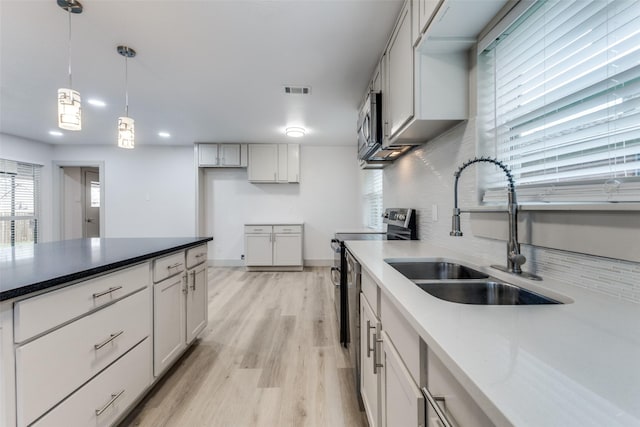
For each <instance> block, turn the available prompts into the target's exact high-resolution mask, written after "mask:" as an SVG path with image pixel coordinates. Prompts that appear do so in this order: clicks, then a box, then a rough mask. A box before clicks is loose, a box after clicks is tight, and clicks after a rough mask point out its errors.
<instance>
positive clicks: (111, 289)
mask: <svg viewBox="0 0 640 427" xmlns="http://www.w3.org/2000/svg"><path fill="white" fill-rule="evenodd" d="M120 289H122V286H114V287H112V288H109V289H107V290H106V291H102V292H97V293H95V294H93V298H100V297H103V296H105V295H108V294H110V293H112V292H115V291H117V290H120Z"/></svg>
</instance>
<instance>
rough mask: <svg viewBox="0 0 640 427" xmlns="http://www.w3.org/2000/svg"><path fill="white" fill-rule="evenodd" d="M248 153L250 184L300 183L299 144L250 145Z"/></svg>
mask: <svg viewBox="0 0 640 427" xmlns="http://www.w3.org/2000/svg"><path fill="white" fill-rule="evenodd" d="M248 151H249V165H248V166H249V167H248V176H249V181H250V182H256V183H274V182H275V183H297V182H300V145H299V144H249V150H248Z"/></svg>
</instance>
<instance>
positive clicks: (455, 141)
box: [383, 119, 640, 303]
mask: <svg viewBox="0 0 640 427" xmlns="http://www.w3.org/2000/svg"><path fill="white" fill-rule="evenodd" d="M476 140H477V136H476V126H475V120H474V119H471V120H469V121H467V122H464V123H462V124H460V125H458V126H457V127H455V128H453V129H451V130H450V131H448V132H447V133H445V134H443V135H441V136H440V137H438V138H436V139H434V140H432V141H429V142H428V143H427V144H424V145H421V146H419V147H416V148H415V149H413V150H412V151H411V152H409V153H408V154H407V155H405V156H404V157H402V158H400V159H398V160H396V162H395V163H394V164H392V165H390V166H388V167H387V168H385V169H384V190H383V191H384V196H383V197H384V206H385V207H386V206H409V207H413V208H415V209H416V210H417V212H418V221H419V222H418V237H419V238H420V240H424V241H429V242H432V243H434V244H436V245H438V246H442V247H446V248H451V249H454V250H457V251H459V252H461V253H468V254H470V255H473V256H476V257H480V258H482V260H483V262H485V263H486V264H504V263H505V258H506V253H505V251H506V248H505V242H504V241H499V240H492V239H486V238H482V237H474V236H473V235H472V233H471V225H470V223H469V215H462V218H461V222H462V224H461V228H462V231H463V233H464V236H462V237H458V238H453V237H450V236H449V231H450V230H451V210H452V208H453V184H454V176H453V173H454V172H455V171H456V170H457V168H458V167H459V165H461V164H462V163H463V162H464V161H466V160H468V159H470V158H472V157H474V156H475V155H476ZM492 167H494V166H492V165H485V164H477V165H474V166H472V167H470V168H468V169H465V171H464V173H463V174H462V175H461V177H460V180H459V183H458V202H459V205H460V207H465V206H474V205H476V204H477V202H476V201H477V200H478V193H477V189H476V182H477V179H478V174H480V173H483V168H492ZM485 170H486V169H485ZM522 252H523V254H524V255H525V256H526V257H527V263H526V264H525V265H524V269H525V270H527V271H532V272H535V273H536V274H539V275H541V276H542V277H548V278H553V279H556V280H562V281H563V282H565V283H569V284H573V285H575V286H580V287H584V288H588V289H591V290H594V291H597V292H601V293H604V294H607V295H610V296H614V297H617V298H621V299H624V300H628V301H632V302H636V303H640V263H635V262H629V261H622V260H616V259H612V258H604V257H598V256H592V255H585V254H580V253H575V252H567V251H562V250H556V249H548V248H540V247H533V246H528V245H523V246H522Z"/></svg>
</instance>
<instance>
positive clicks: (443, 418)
mask: <svg viewBox="0 0 640 427" xmlns="http://www.w3.org/2000/svg"><path fill="white" fill-rule="evenodd" d="M421 390H422V394H423V395H424V397H426V398H427V400H428V401H429V405H431V407H432V408H433V410H434V411H435V413H436V415H437V416H438V418H439V419H440V422H441V423H442V425H443V426H444V427H453V424H451V421H449V419H448V418H447V415H446V414H445V413H444V411H443V410H442V408H440V405H438V403H437V402H444V397H439V396H438V397H434V396H433V395H431V393H430V392H429V390H428V389H427V388H426V387H422V388H421Z"/></svg>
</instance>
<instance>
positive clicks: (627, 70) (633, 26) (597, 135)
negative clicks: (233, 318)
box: [478, 0, 640, 202]
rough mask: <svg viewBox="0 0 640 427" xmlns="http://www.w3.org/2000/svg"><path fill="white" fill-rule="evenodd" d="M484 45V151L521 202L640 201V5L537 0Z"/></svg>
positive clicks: (492, 183)
mask: <svg viewBox="0 0 640 427" xmlns="http://www.w3.org/2000/svg"><path fill="white" fill-rule="evenodd" d="M482 44H483V43H481V46H480V49H483V47H482ZM484 44H486V45H488V46H487V47H486V48H484V49H483V50H482V52H480V55H479V61H478V63H479V80H478V86H479V99H480V103H479V111H480V114H479V122H478V123H479V130H480V141H481V145H482V147H481V149H480V151H481V152H482V154H487V155H494V156H495V157H497V158H498V159H499V160H501V161H503V162H505V163H507V164H508V165H509V166H510V167H511V169H512V172H513V174H514V177H515V180H516V184H517V185H518V196H519V200H520V201H558V202H602V201H640V179H639V177H640V2H638V1H627V0H615V1H612V0H609V1H605V0H596V1H587V0H577V1H568V0H547V1H538V2H536V3H534V4H533V5H532V6H531V7H530V8H529V9H528V10H526V12H524V13H523V14H522V15H521V16H520V17H518V18H517V19H516V20H515V22H513V23H512V24H511V25H510V26H508V27H507V28H506V30H505V31H504V32H502V34H501V35H500V36H499V37H497V39H495V40H494V41H493V42H491V41H488V42H487V41H485V42H484ZM504 184H505V181H504V176H503V175H502V174H501V173H499V171H496V174H495V175H494V176H490V177H489V178H487V179H486V182H484V183H483V186H484V188H485V189H488V191H486V192H485V195H484V201H486V202H491V201H494V200H500V201H502V200H504V199H503V197H504V196H503V195H501V194H500V193H501V192H500V191H498V190H497V189H498V188H499V187H500V186H504Z"/></svg>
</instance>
